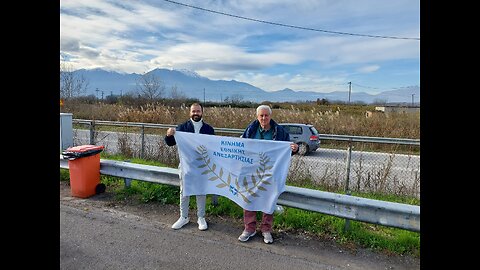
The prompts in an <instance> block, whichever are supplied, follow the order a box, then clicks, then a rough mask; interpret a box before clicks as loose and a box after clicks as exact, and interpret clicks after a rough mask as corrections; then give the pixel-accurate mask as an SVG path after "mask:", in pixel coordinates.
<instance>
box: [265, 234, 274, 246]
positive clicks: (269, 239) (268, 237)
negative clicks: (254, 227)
mask: <svg viewBox="0 0 480 270" xmlns="http://www.w3.org/2000/svg"><path fill="white" fill-rule="evenodd" d="M262 235H263V242H265V244H271V243H273V237H272V234H271V233H270V232H262Z"/></svg>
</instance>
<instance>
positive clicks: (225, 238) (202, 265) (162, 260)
mask: <svg viewBox="0 0 480 270" xmlns="http://www.w3.org/2000/svg"><path fill="white" fill-rule="evenodd" d="M192 212H193V213H192ZM178 215H179V213H178V206H177V205H161V204H159V203H155V204H141V203H132V202H124V201H118V200H114V198H113V194H111V193H109V192H108V190H107V192H106V193H103V194H100V195H95V196H93V197H90V198H86V199H81V198H75V197H71V196H70V187H69V186H68V182H60V269H171V270H177V269H178V270H180V269H182V270H184V269H235V270H239V269H275V270H283V269H285V270H292V269H371V270H376V269H382V270H384V269H420V260H419V259H418V258H410V257H404V256H392V255H385V254H380V253H375V252H372V251H369V250H366V249H362V248H358V247H348V248H347V247H341V246H338V245H337V244H335V243H334V242H333V241H330V240H325V239H319V238H318V239H317V238H312V237H311V236H307V235H306V234H302V233H301V232H297V233H289V232H282V231H278V230H274V233H273V236H274V243H273V244H271V245H267V244H265V243H263V241H262V238H261V236H255V237H253V238H252V239H251V240H250V241H248V242H245V243H243V242H240V241H238V239H237V237H238V235H240V233H241V231H242V222H241V220H235V219H230V218H225V217H213V216H208V215H207V217H206V218H207V221H208V223H209V229H208V230H206V231H199V230H198V228H197V224H196V223H195V222H190V223H189V224H187V225H186V226H185V227H184V228H182V229H181V230H173V229H171V228H170V225H171V224H172V223H173V222H174V221H175V220H176V219H177V218H178ZM190 220H191V221H195V220H196V219H195V212H194V211H191V212H190Z"/></svg>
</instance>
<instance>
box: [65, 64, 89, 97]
mask: <svg viewBox="0 0 480 270" xmlns="http://www.w3.org/2000/svg"><path fill="white" fill-rule="evenodd" d="M87 87H88V81H87V79H85V77H83V75H78V74H77V73H75V72H74V71H73V69H72V67H71V65H70V64H68V63H67V62H64V61H61V62H60V98H62V99H70V98H73V97H77V96H81V95H82V94H84V93H86V92H87Z"/></svg>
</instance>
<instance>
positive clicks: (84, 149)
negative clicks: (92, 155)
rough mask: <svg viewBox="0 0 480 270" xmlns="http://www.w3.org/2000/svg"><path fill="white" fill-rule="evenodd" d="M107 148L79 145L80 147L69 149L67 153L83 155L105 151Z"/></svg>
mask: <svg viewBox="0 0 480 270" xmlns="http://www.w3.org/2000/svg"><path fill="white" fill-rule="evenodd" d="M104 148H105V146H103V145H91V144H86V145H79V146H74V147H69V148H67V150H65V151H66V152H78V153H83V152H87V151H88V152H89V151H94V150H103V149H104Z"/></svg>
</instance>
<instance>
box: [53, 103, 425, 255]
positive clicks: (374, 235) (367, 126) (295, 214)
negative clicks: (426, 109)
mask: <svg viewBox="0 0 480 270" xmlns="http://www.w3.org/2000/svg"><path fill="white" fill-rule="evenodd" d="M192 102H200V101H199V100H190V99H156V100H151V99H145V98H142V97H132V96H129V95H125V96H122V97H110V98H109V96H107V98H106V99H105V100H102V101H99V100H98V99H96V98H94V97H93V98H92V97H76V98H73V97H72V98H68V99H66V100H64V101H63V105H62V106H61V112H68V113H72V114H73V118H74V119H87V120H108V121H122V122H141V123H156V124H175V125H176V124H178V123H180V122H183V121H185V120H186V119H188V118H189V107H188V106H189V105H190V104H191V103H192ZM259 104H260V103H251V102H238V101H237V102H235V103H229V102H223V103H212V102H207V103H205V104H204V113H205V115H204V120H205V121H206V122H207V123H209V124H211V125H212V126H214V127H223V128H236V129H244V128H245V127H246V126H247V125H248V123H250V121H252V120H253V119H255V108H256V107H257V106H258V105H259ZM261 104H268V105H270V106H271V107H272V108H273V115H272V118H273V119H274V120H275V121H277V122H295V123H306V124H313V125H314V126H315V128H316V129H317V130H318V131H319V133H321V134H337V135H354V136H368V137H388V138H407V139H420V114H419V113H413V114H389V115H385V114H383V113H379V112H376V113H372V114H368V117H367V112H374V111H375V105H366V104H344V103H341V102H339V103H336V104H332V103H330V102H328V101H326V100H321V101H320V100H317V101H316V102H296V103H291V102H287V103H275V102H268V101H264V102H262V103H261ZM75 128H78V127H75ZM108 128H111V129H116V130H117V131H124V132H126V130H127V129H126V128H122V127H108ZM100 129H105V128H104V127H98V129H97V130H100ZM137 132H138V130H137ZM145 132H146V133H158V132H159V131H158V130H153V129H151V130H148V129H146V130H145ZM162 132H163V131H162ZM346 145H347V143H346V142H339V141H333V140H323V141H322V146H321V147H322V148H342V149H345V148H346ZM353 146H354V148H355V149H356V150H362V151H376V150H380V151H385V152H389V153H409V154H415V155H419V154H420V147H418V146H405V145H401V146H399V145H385V144H369V143H361V144H354V145H353ZM119 148H120V149H121V153H122V155H109V154H107V153H105V152H102V153H101V156H102V158H106V159H115V160H127V159H128V160H130V161H131V162H134V163H141V164H148V165H155V166H167V167H172V168H176V166H177V165H178V157H177V156H176V153H174V152H172V151H170V152H168V153H167V152H165V153H159V154H152V155H151V156H147V157H146V158H142V159H141V158H138V156H139V155H138V154H136V152H138V150H134V149H133V148H132V147H131V145H130V143H129V142H128V141H126V140H123V141H119ZM156 148H157V149H161V147H156ZM147 152H148V151H147ZM145 155H148V153H145ZM341 167H342V170H343V168H344V167H343V165H342V166H341ZM385 167H386V169H385V171H384V172H383V171H382V173H381V174H382V175H380V176H379V177H377V178H378V179H379V183H375V182H374V180H375V179H376V178H375V175H374V174H371V177H372V178H371V179H370V178H369V179H370V180H371V182H372V186H373V185H378V186H379V187H381V186H382V185H381V184H382V183H384V182H385V181H386V179H387V176H388V166H385ZM298 171H299V172H301V171H302V170H298ZM355 173H357V174H358V175H360V173H359V172H352V174H354V175H355ZM332 177H333V178H335V177H334V176H332ZM335 179H337V178H335ZM60 180H61V181H69V173H68V170H63V169H60ZM337 180H338V179H337ZM417 180H418V181H416V182H415V186H418V185H419V183H420V176H419V175H418V179H417ZM382 181H383V182H382ZM101 182H102V183H104V184H105V185H106V186H107V190H108V191H110V192H113V193H114V194H115V198H116V199H117V200H119V201H121V200H125V199H127V198H128V199H131V200H138V201H140V202H143V203H158V204H179V188H178V187H176V186H169V185H159V184H154V183H147V182H142V181H135V180H134V181H132V183H131V186H130V187H129V188H126V187H125V185H124V182H123V179H121V178H117V177H109V176H101ZM323 183H328V181H324V182H323ZM335 183H336V184H334V185H332V184H329V185H327V184H322V183H318V182H314V181H313V179H311V177H309V175H308V174H306V175H301V176H298V177H294V176H289V178H287V185H291V186H298V187H305V188H310V189H318V190H323V191H329V192H338V193H345V190H344V187H343V186H342V185H341V183H337V182H335ZM355 183H356V182H355V181H354V179H352V195H355V196H359V197H364V198H371V199H377V200H383V201H392V202H399V203H406V204H412V205H420V200H419V196H408V195H406V194H410V193H412V192H409V191H408V190H409V189H412V190H414V189H415V188H409V187H408V188H405V187H404V188H403V189H400V192H396V193H393V194H392V193H391V192H390V193H389V192H387V191H385V190H380V189H378V190H376V191H379V192H372V191H369V192H360V191H359V190H355V189H354V188H353V187H354V184H355ZM358 183H360V180H358ZM407 191H408V192H407ZM190 207H191V209H194V208H195V207H196V204H195V199H194V197H193V199H192V200H190ZM284 208H285V210H284V212H283V213H282V214H275V215H274V230H276V231H277V232H287V233H299V234H305V235H311V236H315V237H320V238H323V239H330V240H333V241H335V242H337V243H339V244H342V245H344V246H345V247H352V248H354V247H355V246H361V247H367V248H371V249H372V250H375V251H379V252H385V253H391V254H405V255H411V256H415V257H419V256H420V233H415V232H411V231H407V230H402V229H396V228H389V227H385V226H381V225H375V224H368V223H363V222H356V221H350V225H349V229H348V230H346V231H345V230H344V228H345V219H342V218H337V217H333V216H329V215H324V214H320V213H315V212H309V211H304V210H300V209H296V208H291V207H284ZM207 215H214V216H230V217H234V218H239V219H240V218H242V216H243V212H242V209H241V208H240V207H239V206H238V205H237V204H235V203H234V202H232V201H230V200H229V199H227V198H224V197H221V196H218V204H217V205H213V203H212V201H211V196H207Z"/></svg>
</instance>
